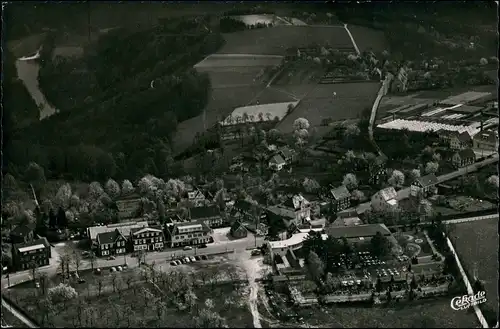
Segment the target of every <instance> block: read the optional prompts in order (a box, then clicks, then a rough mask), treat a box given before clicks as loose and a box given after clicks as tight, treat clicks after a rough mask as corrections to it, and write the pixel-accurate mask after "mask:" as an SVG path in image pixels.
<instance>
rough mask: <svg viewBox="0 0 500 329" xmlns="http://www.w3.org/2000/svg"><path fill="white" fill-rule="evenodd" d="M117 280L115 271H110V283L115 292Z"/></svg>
mask: <svg viewBox="0 0 500 329" xmlns="http://www.w3.org/2000/svg"><path fill="white" fill-rule="evenodd" d="M117 280H118V277H117V274H116V272H113V273H111V284H112V285H113V292H116V285H117Z"/></svg>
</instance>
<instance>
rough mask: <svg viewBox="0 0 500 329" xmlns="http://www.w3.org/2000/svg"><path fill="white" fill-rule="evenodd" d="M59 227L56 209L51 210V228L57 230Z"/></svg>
mask: <svg viewBox="0 0 500 329" xmlns="http://www.w3.org/2000/svg"><path fill="white" fill-rule="evenodd" d="M56 226H57V216H56V214H55V212H54V209H52V208H50V210H49V227H50V228H55V227H56Z"/></svg>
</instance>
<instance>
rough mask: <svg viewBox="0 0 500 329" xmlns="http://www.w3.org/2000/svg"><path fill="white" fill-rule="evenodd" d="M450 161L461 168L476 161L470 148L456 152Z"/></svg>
mask: <svg viewBox="0 0 500 329" xmlns="http://www.w3.org/2000/svg"><path fill="white" fill-rule="evenodd" d="M451 162H452V163H453V166H454V167H456V168H462V167H465V166H468V165H470V164H473V163H474V162H476V154H475V153H474V151H473V150H472V149H470V148H468V149H465V150H461V151H458V152H456V153H455V154H454V155H453V157H452V159H451Z"/></svg>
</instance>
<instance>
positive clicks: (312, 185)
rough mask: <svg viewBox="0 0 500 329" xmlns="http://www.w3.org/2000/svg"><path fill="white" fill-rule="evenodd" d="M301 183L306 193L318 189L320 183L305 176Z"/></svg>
mask: <svg viewBox="0 0 500 329" xmlns="http://www.w3.org/2000/svg"><path fill="white" fill-rule="evenodd" d="M302 185H303V186H304V189H305V190H306V192H308V193H311V192H315V191H318V190H319V188H320V185H319V183H318V182H317V181H316V180H314V179H311V178H307V177H306V178H305V179H304V182H303V183H302Z"/></svg>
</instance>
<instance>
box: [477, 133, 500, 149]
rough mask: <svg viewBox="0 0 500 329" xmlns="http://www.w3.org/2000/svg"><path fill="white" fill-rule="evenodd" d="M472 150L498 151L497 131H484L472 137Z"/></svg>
mask: <svg viewBox="0 0 500 329" xmlns="http://www.w3.org/2000/svg"><path fill="white" fill-rule="evenodd" d="M473 144H474V148H475V149H479V150H485V151H494V152H497V151H498V131H496V130H484V131H481V132H480V133H478V134H476V135H475V136H474V141H473Z"/></svg>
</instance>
